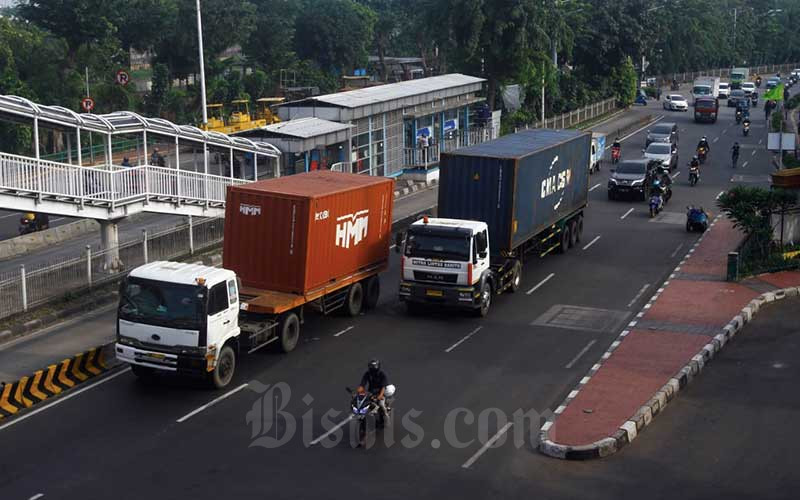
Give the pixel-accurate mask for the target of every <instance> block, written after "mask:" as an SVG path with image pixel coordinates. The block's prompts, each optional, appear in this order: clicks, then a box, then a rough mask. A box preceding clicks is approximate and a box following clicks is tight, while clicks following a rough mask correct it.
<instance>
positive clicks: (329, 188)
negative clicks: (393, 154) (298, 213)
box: [232, 170, 394, 198]
mask: <svg viewBox="0 0 800 500" xmlns="http://www.w3.org/2000/svg"><path fill="white" fill-rule="evenodd" d="M383 183H392V184H393V183H394V181H393V180H391V179H388V178H386V177H374V176H370V175H358V174H348V173H344V172H331V171H330V170H316V171H313V172H305V173H301V174H295V175H288V176H286V177H278V178H275V179H267V180H263V181H258V182H251V183H250V184H242V185H239V186H235V187H232V189H235V190H236V191H249V192H253V191H257V192H262V193H272V194H282V195H288V196H297V197H300V198H321V197H323V196H327V195H331V194H334V193H341V192H344V191H351V190H354V189H359V188H361V187H364V186H371V185H375V184H383Z"/></svg>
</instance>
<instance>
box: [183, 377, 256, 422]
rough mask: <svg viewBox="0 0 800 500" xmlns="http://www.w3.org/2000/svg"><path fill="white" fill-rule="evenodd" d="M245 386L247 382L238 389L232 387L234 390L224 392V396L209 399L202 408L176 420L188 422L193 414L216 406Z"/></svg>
mask: <svg viewBox="0 0 800 500" xmlns="http://www.w3.org/2000/svg"><path fill="white" fill-rule="evenodd" d="M245 387H247V384H242V385H240V386H239V387H237V388H236V389H232V390H230V391H228V392H226V393H225V394H223V395H222V396H220V397H218V398H216V399H212V400H211V401H209V402H208V403H206V404H204V405H203V406H201V407H200V408H197V409H196V410H193V411H190V412H189V413H187V414H186V415H184V416H182V417H181V418H179V419H178V420H176V421H175V422H177V423H179V424H180V423H183V422H186V421H187V420H189V419H190V418H192V417H193V416H195V415H197V414H198V413H200V412H201V411H203V410H205V409H208V408H211V407H212V406H214V405H215V404H217V403H219V402H220V401H222V400H223V399H227V398H229V397H231V396H233V395H234V394H236V393H237V392H239V391H241V390H242V389H244V388H245Z"/></svg>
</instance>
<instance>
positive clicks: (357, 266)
mask: <svg viewBox="0 0 800 500" xmlns="http://www.w3.org/2000/svg"><path fill="white" fill-rule="evenodd" d="M393 191H394V182H393V181H392V180H391V179H386V178H383V177H370V176H365V175H355V174H345V173H340V172H330V171H316V172H308V173H303V174H297V175H291V176H287V177H281V178H279V179H270V180H266V181H259V182H254V183H252V184H245V185H241V186H232V187H230V188H228V195H227V203H226V208H225V239H224V245H223V259H222V260H223V266H224V267H225V268H227V269H231V270H233V271H235V272H236V274H238V275H239V277H240V278H241V280H242V284H243V285H244V286H245V287H253V288H258V289H262V290H271V291H278V292H285V293H295V294H301V295H305V294H306V293H307V292H309V291H312V290H314V289H317V288H319V287H321V286H323V285H327V284H333V283H335V282H336V281H338V280H340V279H342V278H345V277H347V276H349V275H350V274H352V273H354V272H356V271H359V270H363V269H366V268H369V267H372V266H376V265H377V266H384V267H385V266H386V265H387V263H388V258H389V245H390V240H391V228H392V205H393V201H394V197H393Z"/></svg>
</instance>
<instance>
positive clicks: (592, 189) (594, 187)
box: [589, 182, 602, 191]
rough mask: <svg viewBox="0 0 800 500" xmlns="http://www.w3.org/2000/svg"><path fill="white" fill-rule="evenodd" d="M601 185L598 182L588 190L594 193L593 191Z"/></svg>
mask: <svg viewBox="0 0 800 500" xmlns="http://www.w3.org/2000/svg"><path fill="white" fill-rule="evenodd" d="M601 184H602V183H601V182H598V183H597V184H595V185H594V186H592V187H590V188H589V191H594V190H595V189H597V188H599V187H600V185H601Z"/></svg>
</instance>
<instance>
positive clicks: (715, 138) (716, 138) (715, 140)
mask: <svg viewBox="0 0 800 500" xmlns="http://www.w3.org/2000/svg"><path fill="white" fill-rule="evenodd" d="M718 140H719V137H714V140H713V141H711V142H717V141H718Z"/></svg>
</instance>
